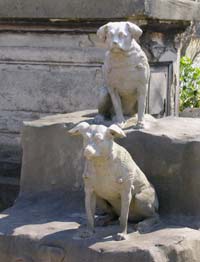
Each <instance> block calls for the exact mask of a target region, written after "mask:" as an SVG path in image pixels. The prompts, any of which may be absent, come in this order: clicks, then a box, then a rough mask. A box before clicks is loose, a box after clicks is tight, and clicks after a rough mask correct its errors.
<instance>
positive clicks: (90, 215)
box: [69, 122, 158, 240]
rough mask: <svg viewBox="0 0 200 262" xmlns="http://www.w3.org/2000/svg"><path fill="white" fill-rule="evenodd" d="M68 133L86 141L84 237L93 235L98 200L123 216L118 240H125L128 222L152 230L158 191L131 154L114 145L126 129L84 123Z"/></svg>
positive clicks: (111, 211)
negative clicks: (79, 136)
mask: <svg viewBox="0 0 200 262" xmlns="http://www.w3.org/2000/svg"><path fill="white" fill-rule="evenodd" d="M69 133H70V134H72V135H82V136H83V141H84V156H85V158H86V162H85V169H84V174H83V179H84V185H85V208H86V213H87V220H88V227H87V230H86V231H85V232H84V234H83V235H82V236H83V237H89V236H91V235H92V234H93V232H94V215H95V207H96V197H98V198H100V199H101V201H102V202H104V206H107V208H108V209H107V211H108V212H109V213H110V214H115V215H117V216H119V217H120V219H119V220H120V231H119V232H118V234H117V235H116V240H123V239H126V235H127V221H128V219H129V220H130V221H133V222H136V223H138V222H139V223H138V230H139V231H140V230H141V231H142V230H143V231H146V230H148V229H149V228H151V226H152V225H153V224H154V223H155V221H157V219H158V215H157V210H158V200H157V196H156V192H155V190H154V188H153V186H152V185H151V184H150V183H149V181H148V180H147V178H146V176H145V175H144V173H143V172H142V171H141V169H140V168H139V167H138V166H137V165H136V163H135V162H134V161H133V159H132V158H131V156H130V154H129V153H128V151H127V150H126V149H125V148H123V147H122V146H120V145H118V144H117V143H115V142H114V138H117V137H118V138H120V137H121V138H122V137H125V133H124V132H123V130H122V129H121V128H120V127H119V126H117V125H111V126H110V127H108V128H107V127H106V126H104V125H89V124H88V123H86V122H82V123H80V124H78V125H77V126H75V127H74V128H73V129H71V130H69Z"/></svg>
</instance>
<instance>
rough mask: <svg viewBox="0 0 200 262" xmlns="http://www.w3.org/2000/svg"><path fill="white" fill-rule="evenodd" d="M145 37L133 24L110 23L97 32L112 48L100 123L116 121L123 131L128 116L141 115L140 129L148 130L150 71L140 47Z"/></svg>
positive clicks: (107, 59)
mask: <svg viewBox="0 0 200 262" xmlns="http://www.w3.org/2000/svg"><path fill="white" fill-rule="evenodd" d="M141 35H142V30H141V29H140V28H139V27H138V26H137V25H135V24H133V23H131V22H113V23H112V22H110V23H108V24H106V25H104V26H102V27H100V28H99V30H98V31H97V36H98V37H99V39H100V40H101V41H102V42H104V43H106V44H107V47H108V51H107V52H106V55H105V61H104V66H103V75H104V80H105V90H104V92H102V94H101V98H100V102H99V106H98V109H99V115H98V117H97V118H96V120H97V123H100V122H101V121H102V120H103V118H106V117H107V118H112V117H115V118H116V123H117V124H118V125H119V126H120V127H123V126H124V124H125V118H124V116H129V117H130V116H133V115H135V114H136V113H138V121H137V125H136V127H137V128H143V127H144V114H145V106H146V95H147V91H148V84H149V77H150V69H149V64H148V60H147V57H146V55H145V53H144V52H143V51H142V49H141V47H140V45H139V44H138V43H137V41H138V40H139V38H140V36H141Z"/></svg>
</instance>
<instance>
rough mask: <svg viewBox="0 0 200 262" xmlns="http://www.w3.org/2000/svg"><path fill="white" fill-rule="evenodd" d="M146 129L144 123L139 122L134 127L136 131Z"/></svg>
mask: <svg viewBox="0 0 200 262" xmlns="http://www.w3.org/2000/svg"><path fill="white" fill-rule="evenodd" d="M144 127H145V125H144V122H137V124H136V125H135V126H134V129H144Z"/></svg>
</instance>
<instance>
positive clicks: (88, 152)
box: [84, 145, 96, 158]
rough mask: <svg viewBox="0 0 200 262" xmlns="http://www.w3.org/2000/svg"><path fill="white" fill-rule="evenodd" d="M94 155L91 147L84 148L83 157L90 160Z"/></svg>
mask: <svg viewBox="0 0 200 262" xmlns="http://www.w3.org/2000/svg"><path fill="white" fill-rule="evenodd" d="M95 153H96V151H95V149H94V148H93V147H92V146H91V145H88V146H86V148H85V150H84V156H85V157H86V158H91V157H92V156H94V155H95Z"/></svg>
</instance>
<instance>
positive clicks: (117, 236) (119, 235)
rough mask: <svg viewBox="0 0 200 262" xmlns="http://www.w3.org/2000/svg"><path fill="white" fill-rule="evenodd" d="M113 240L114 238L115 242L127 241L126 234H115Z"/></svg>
mask: <svg viewBox="0 0 200 262" xmlns="http://www.w3.org/2000/svg"><path fill="white" fill-rule="evenodd" d="M114 238H115V240H116V241H122V240H126V239H127V234H125V233H117V235H115V237H114Z"/></svg>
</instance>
